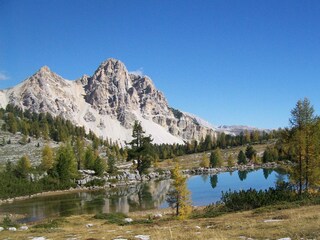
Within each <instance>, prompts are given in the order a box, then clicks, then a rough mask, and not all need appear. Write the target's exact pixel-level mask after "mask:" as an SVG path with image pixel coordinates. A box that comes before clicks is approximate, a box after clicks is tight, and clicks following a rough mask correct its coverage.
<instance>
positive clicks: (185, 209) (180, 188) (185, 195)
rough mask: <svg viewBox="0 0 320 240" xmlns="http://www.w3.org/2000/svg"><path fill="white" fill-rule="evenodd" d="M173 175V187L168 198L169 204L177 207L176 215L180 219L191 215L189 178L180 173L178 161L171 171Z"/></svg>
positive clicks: (174, 207)
mask: <svg viewBox="0 0 320 240" xmlns="http://www.w3.org/2000/svg"><path fill="white" fill-rule="evenodd" d="M171 177H172V179H173V184H172V185H173V188H172V189H171V190H170V191H169V193H168V194H167V199H166V200H167V202H168V204H169V206H170V207H172V208H173V209H175V211H176V216H178V218H179V219H185V218H187V217H188V216H189V215H190V213H191V211H192V208H191V203H190V192H189V190H188V188H187V182H186V181H187V178H186V177H184V176H183V175H182V174H181V173H180V167H179V164H178V163H175V166H174V168H173V169H172V171H171Z"/></svg>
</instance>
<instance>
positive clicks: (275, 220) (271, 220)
mask: <svg viewBox="0 0 320 240" xmlns="http://www.w3.org/2000/svg"><path fill="white" fill-rule="evenodd" d="M282 221H283V219H267V220H264V221H263V222H265V223H269V222H282Z"/></svg>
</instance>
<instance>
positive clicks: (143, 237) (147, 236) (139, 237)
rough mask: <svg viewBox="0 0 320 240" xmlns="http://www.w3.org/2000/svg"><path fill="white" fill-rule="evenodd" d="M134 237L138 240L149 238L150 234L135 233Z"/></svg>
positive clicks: (148, 239) (147, 239)
mask: <svg viewBox="0 0 320 240" xmlns="http://www.w3.org/2000/svg"><path fill="white" fill-rule="evenodd" d="M134 238H136V239H139V240H150V235H136V236H134Z"/></svg>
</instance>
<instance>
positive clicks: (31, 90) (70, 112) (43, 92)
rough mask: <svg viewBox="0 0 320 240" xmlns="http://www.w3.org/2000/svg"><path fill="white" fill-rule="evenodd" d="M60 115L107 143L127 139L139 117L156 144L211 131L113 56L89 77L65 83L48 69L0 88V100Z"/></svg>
mask: <svg viewBox="0 0 320 240" xmlns="http://www.w3.org/2000/svg"><path fill="white" fill-rule="evenodd" d="M8 103H10V104H13V105H17V106H19V107H21V108H23V109H30V110H31V111H35V112H49V113H51V114H52V115H54V116H58V115H59V116H62V117H64V118H66V119H69V120H71V121H72V122H74V123H75V124H77V125H82V126H85V128H86V129H87V130H92V131H93V132H95V133H96V134H97V135H98V136H101V137H103V138H110V139H112V140H113V141H118V142H124V141H130V139H131V131H132V130H131V129H132V126H133V123H134V121H135V120H138V121H141V124H142V127H143V128H144V129H145V130H146V132H147V134H151V135H152V137H153V138H154V141H155V142H156V143H183V142H184V141H189V140H192V139H197V140H199V139H201V138H203V137H205V135H207V134H211V135H215V130H214V129H213V128H210V127H208V126H205V125H203V124H201V123H199V122H198V121H197V119H196V117H195V116H193V115H190V114H185V113H183V112H181V111H179V110H176V109H173V108H171V107H170V106H169V104H168V102H167V100H166V98H165V96H164V94H163V93H162V92H161V91H159V90H157V89H156V87H155V86H154V84H153V81H152V80H151V79H150V78H149V77H147V76H140V75H138V74H132V73H131V74H129V72H128V70H127V68H126V66H125V65H124V64H123V63H122V62H121V61H119V60H117V59H114V58H109V59H107V60H106V61H104V62H102V63H101V64H100V65H99V66H98V68H97V70H96V71H95V72H94V73H93V75H92V76H88V75H83V77H81V78H80V79H78V80H77V81H68V80H66V79H64V78H62V77H61V76H59V75H57V74H56V73H54V72H52V71H51V70H50V69H49V67H47V66H44V67H42V68H40V70H39V71H38V72H36V73H35V74H34V75H32V76H31V77H29V78H28V79H26V80H25V81H24V82H22V83H21V84H19V85H17V86H16V87H14V88H12V89H7V90H4V91H2V92H0V104H1V106H2V107H5V106H6V104H8Z"/></svg>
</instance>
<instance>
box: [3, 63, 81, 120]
mask: <svg viewBox="0 0 320 240" xmlns="http://www.w3.org/2000/svg"><path fill="white" fill-rule="evenodd" d="M70 86H71V84H70V83H69V81H67V80H65V79H63V78H62V77H60V76H59V75H57V74H55V73H53V72H51V71H50V69H49V68H48V67H47V66H44V67H42V68H41V69H40V70H39V71H38V72H37V73H35V74H34V75H33V76H31V77H30V78H28V79H27V80H26V81H24V82H22V83H21V84H20V85H18V86H17V87H16V88H17V89H16V90H17V91H15V90H14V89H12V90H11V91H10V90H9V97H8V98H9V99H8V103H10V104H13V105H18V106H20V107H22V108H24V109H29V110H30V111H32V112H49V113H51V114H53V115H54V116H58V115H60V116H62V117H64V118H66V119H69V118H71V113H72V112H77V111H78V106H77V105H76V104H75V102H76V101H75V98H74V97H73V96H72V95H70V94H68V92H63V91H61V89H67V88H70Z"/></svg>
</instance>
